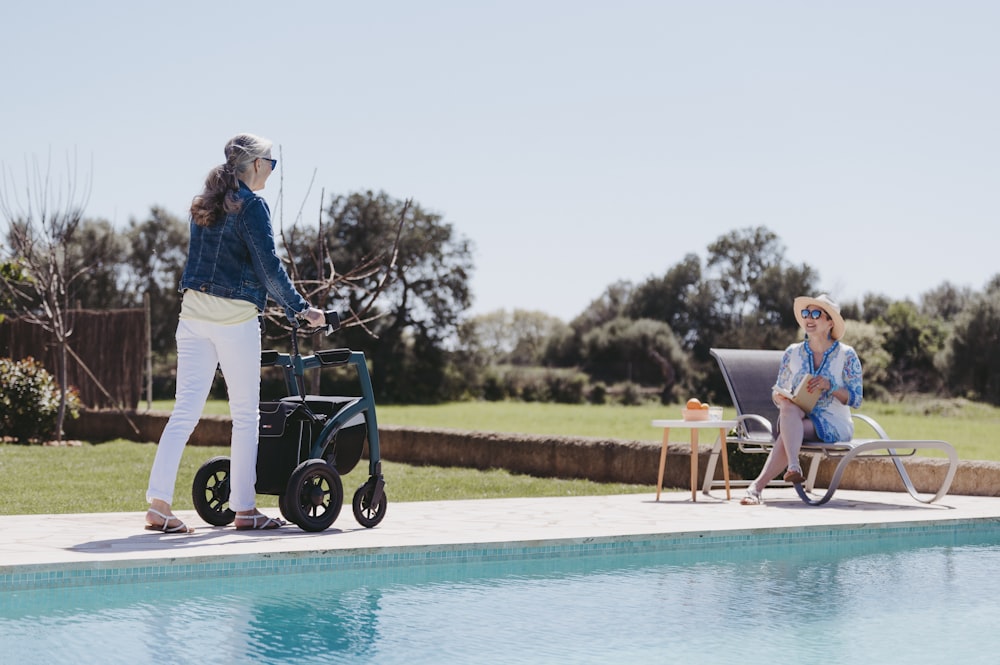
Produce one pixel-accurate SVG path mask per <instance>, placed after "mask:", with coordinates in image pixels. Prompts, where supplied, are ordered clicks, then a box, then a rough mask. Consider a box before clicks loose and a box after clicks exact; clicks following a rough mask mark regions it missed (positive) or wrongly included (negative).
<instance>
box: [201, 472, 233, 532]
mask: <svg viewBox="0 0 1000 665" xmlns="http://www.w3.org/2000/svg"><path fill="white" fill-rule="evenodd" d="M191 499H192V501H193V502H194V508H195V510H197V511H198V515H200V516H201V519H203V520H205V521H206V522H208V523H209V524H212V525H214V526H226V525H227V524H232V522H233V520H234V519H236V513H235V512H233V511H232V510H230V508H229V458H228V457H213V458H212V459H210V460H208V461H207V462H205V463H204V464H202V465H201V468H200V469H198V472H197V473H196V474H194V483H192V487H191Z"/></svg>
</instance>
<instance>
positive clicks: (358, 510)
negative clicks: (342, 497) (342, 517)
mask: <svg viewBox="0 0 1000 665" xmlns="http://www.w3.org/2000/svg"><path fill="white" fill-rule="evenodd" d="M374 494H375V481H373V480H369V481H368V482H367V483H365V484H364V485H362V486H361V487H359V488H358V491H357V492H355V493H354V501H352V502H351V506H352V508H354V519H356V520H357V521H358V524H360V525H361V526H363V527H365V528H367V529H370V528H372V527H373V526H376V525H377V524H378V523H379V522H381V521H382V518H383V517H385V511H386V508H388V507H389V499H387V498H386V496H385V488H384V487H383V489H382V492H381V496H380V497H379V500H378V502H377V503H372V497H373V496H374Z"/></svg>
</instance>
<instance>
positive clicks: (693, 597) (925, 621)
mask: <svg viewBox="0 0 1000 665" xmlns="http://www.w3.org/2000/svg"><path fill="white" fill-rule="evenodd" d="M845 533H850V535H851V537H849V538H844V537H839V536H838V533H837V532H825V533H822V534H818V535H817V534H813V535H812V536H809V537H796V538H781V537H778V536H773V535H772V536H767V535H763V534H756V535H754V534H748V535H749V537H748V538H746V539H744V540H738V541H735V542H732V543H729V544H725V545H724V544H716V545H712V544H709V545H707V546H699V544H698V543H697V542H696V540H690V539H688V540H683V541H672V540H670V539H664V540H660V541H649V542H646V543H643V544H642V546H641V548H639V549H644V550H646V551H643V552H632V553H627V554H614V555H606V554H596V553H594V554H589V553H588V552H587V551H580V550H575V551H573V552H572V554H571V555H569V554H567V555H565V556H560V553H559V551H558V550H557V549H550V550H546V554H545V556H539V557H535V558H532V557H530V556H526V557H525V558H522V559H520V560H504V561H487V562H475V561H471V560H463V561H461V562H458V563H425V564H420V565H413V564H409V565H396V566H391V565H387V566H382V567H377V568H371V569H365V568H354V569H349V570H336V569H330V570H325V571H319V572H309V573H286V574H280V575H276V574H262V575H249V574H242V575H240V576H238V577H222V578H206V579H189V580H183V581H164V582H150V583H139V584H94V585H89V586H79V587H72V588H61V589H60V588H51V589H39V590H22V591H7V592H3V593H0V661H2V662H11V663H36V662H37V663H42V662H44V663H59V662H72V663H77V664H83V663H154V662H155V663H206V662H219V663H276V664H283V663H377V664H380V665H381V664H383V663H388V664H392V663H409V664H413V663H443V662H447V663H570V662H572V663H626V662H627V663H718V662H736V663H747V664H753V663H775V662H791V661H802V662H823V663H874V662H878V663H944V662H992V661H991V659H993V658H995V654H996V653H997V652H998V651H1000V638H998V637H996V636H995V635H996V633H997V631H996V629H995V624H996V617H997V616H1000V574H998V571H1000V526H997V525H995V524H992V523H991V524H990V525H985V526H984V525H981V524H972V525H967V526H958V527H956V526H954V525H952V526H950V527H948V528H943V529H928V530H926V531H917V532H911V531H907V530H905V529H904V530H887V531H884V532H876V531H873V532H872V535H871V536H870V537H858V536H857V534H856V533H855V532H845ZM594 551H595V552H597V551H599V550H594ZM984 659H985V660H984Z"/></svg>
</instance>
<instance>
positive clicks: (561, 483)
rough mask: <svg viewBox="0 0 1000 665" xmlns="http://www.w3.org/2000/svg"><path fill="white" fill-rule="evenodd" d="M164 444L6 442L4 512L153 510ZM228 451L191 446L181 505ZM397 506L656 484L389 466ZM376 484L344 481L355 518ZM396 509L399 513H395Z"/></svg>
mask: <svg viewBox="0 0 1000 665" xmlns="http://www.w3.org/2000/svg"><path fill="white" fill-rule="evenodd" d="M155 454H156V446H155V445H154V444H151V443H146V444H140V443H134V442H131V441H112V442H109V443H101V444H97V445H93V444H84V445H82V446H78V447H72V446H70V447H48V446H17V445H13V444H0V515H31V514H39V513H47V514H59V513H99V512H122V511H125V512H128V511H139V510H144V509H145V508H146V502H145V491H146V481H147V480H148V478H149V469H150V466H151V465H152V463H153V456H154V455H155ZM228 454H229V448H228V447H207V446H188V447H187V448H186V449H185V450H184V455H183V457H182V459H181V467H180V471H179V472H178V476H177V485H176V489H175V493H174V503H173V505H174V507H175V508H177V509H178V510H188V509H192V508H193V507H194V506H193V504H192V502H191V484H192V482H193V480H194V474H195V472H196V471H197V470H198V467H200V466H201V465H202V464H203V463H205V462H206V461H207V460H209V459H210V458H212V457H214V456H216V455H228ZM382 474H383V476H385V478H386V495H387V496H388V498H389V502H390V504H391V503H394V502H399V501H436V500H454V499H488V498H503V497H523V496H535V497H542V496H585V495H598V494H628V493H638V492H651V491H653V489H654V488H653V487H652V486H649V485H626V484H619V483H607V484H602V483H595V482H591V481H588V480H560V479H554V478H535V477H532V476H525V475H519V474H512V473H510V472H508V471H503V470H492V471H477V470H475V469H459V468H441V467H434V466H410V465H407V464H397V463H395V462H389V461H384V460H383V462H382ZM367 479H368V462H367V460H361V462H359V463H358V466H357V467H356V468H355V469H354V470H353V471H351V472H350V473H349V474H347V475H346V476H344V478H343V482H344V503H345V508H346V510H347V511H348V513H350V502H351V499H352V498H353V496H354V491H355V490H356V489H357V488H358V487H360V486H361V485H362V484H363V483H364V482H365V481H366V480H367ZM258 503H259V505H260V506H262V507H267V508H274V509H275V511H276V510H277V505H278V500H277V497H275V496H267V495H261V496H259V497H258ZM390 510H391V508H390Z"/></svg>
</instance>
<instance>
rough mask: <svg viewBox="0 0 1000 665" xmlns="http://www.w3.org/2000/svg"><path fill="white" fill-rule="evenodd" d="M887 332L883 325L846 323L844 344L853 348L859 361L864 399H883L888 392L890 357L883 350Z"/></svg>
mask: <svg viewBox="0 0 1000 665" xmlns="http://www.w3.org/2000/svg"><path fill="white" fill-rule="evenodd" d="M887 332H888V328H887V327H886V326H885V325H884V324H879V323H866V322H864V321H851V320H848V321H847V331H846V332H845V333H844V342H845V343H846V344H850V345H851V346H852V347H854V350H855V351H857V352H858V358H859V359H860V360H861V369H862V371H863V372H864V391H865V399H872V398H874V399H881V398H884V397H886V396H887V395H888V393H889V390H890V373H889V368H890V365H891V364H892V356H890V355H889V352H888V351H886V350H885V344H886V333H887Z"/></svg>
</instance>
